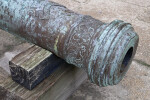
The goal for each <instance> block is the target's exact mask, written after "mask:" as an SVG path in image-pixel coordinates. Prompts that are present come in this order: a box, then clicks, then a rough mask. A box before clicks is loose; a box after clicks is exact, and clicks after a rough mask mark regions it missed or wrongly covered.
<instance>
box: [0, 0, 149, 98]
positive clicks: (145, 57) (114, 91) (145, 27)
mask: <svg viewBox="0 0 150 100" xmlns="http://www.w3.org/2000/svg"><path fill="white" fill-rule="evenodd" d="M53 1H55V2H58V3H60V4H63V5H65V6H67V7H68V8H69V9H71V10H73V11H75V12H78V13H81V14H86V15H90V16H92V17H94V18H96V19H99V20H101V21H104V22H111V21H113V20H115V19H121V20H124V21H126V22H129V23H131V24H132V25H133V26H134V28H135V31H136V32H137V33H138V35H139V37H140V42H139V46H138V50H137V53H136V56H135V58H134V61H133V62H132V64H131V68H130V69H129V71H128V73H127V75H126V76H125V78H124V79H123V80H122V81H121V82H120V83H119V84H118V85H116V86H109V87H103V88H99V87H98V86H96V85H93V84H91V83H90V82H89V81H88V80H87V81H85V82H84V83H83V84H82V85H81V86H80V87H79V89H78V90H76V91H75V92H74V94H73V95H72V96H71V97H69V98H68V100H149V99H150V85H149V83H150V0H53ZM27 46H29V44H27V43H25V41H22V40H20V39H18V38H16V37H14V36H12V35H10V34H8V33H6V32H4V31H2V30H0V67H1V68H3V69H7V67H6V66H8V63H7V62H6V59H7V60H9V59H11V56H13V55H10V54H9V52H10V51H12V50H14V49H17V50H18V52H19V50H20V49H22V48H24V49H25V48H26V47H27ZM8 55H9V57H8ZM0 70H1V69H0Z"/></svg>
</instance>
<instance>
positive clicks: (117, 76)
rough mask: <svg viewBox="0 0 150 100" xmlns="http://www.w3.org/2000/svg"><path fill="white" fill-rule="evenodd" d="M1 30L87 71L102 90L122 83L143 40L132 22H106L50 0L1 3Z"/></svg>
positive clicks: (13, 0) (8, 0) (7, 1)
mask: <svg viewBox="0 0 150 100" xmlns="http://www.w3.org/2000/svg"><path fill="white" fill-rule="evenodd" d="M0 28H1V29H2V30H5V31H7V32H9V33H11V34H14V35H16V36H19V37H21V38H23V39H25V40H27V41H28V42H31V43H33V44H36V45H38V46H40V47H42V48H44V49H46V50H49V51H51V52H52V53H53V54H55V55H57V56H58V57H60V58H62V59H64V60H65V61H66V62H67V63H69V64H73V65H75V66H76V67H79V68H83V69H84V70H85V71H86V72H87V74H88V77H89V80H91V82H92V83H94V84H97V85H98V86H100V87H104V86H108V85H116V84H118V83H119V82H120V81H121V80H122V78H123V77H124V75H125V74H126V72H127V70H128V69H129V66H130V64H131V62H132V59H133V57H134V55H135V53H136V49H137V46H138V41H139V38H138V35H137V34H136V32H135V31H134V29H133V27H132V26H131V24H129V23H126V22H124V21H121V20H114V21H112V22H111V23H104V22H102V21H99V20H97V19H94V18H92V17H91V16H88V15H82V14H77V13H75V12H73V11H71V10H69V9H67V8H66V7H65V6H62V5H60V4H57V3H54V2H51V1H48V0H1V1H0Z"/></svg>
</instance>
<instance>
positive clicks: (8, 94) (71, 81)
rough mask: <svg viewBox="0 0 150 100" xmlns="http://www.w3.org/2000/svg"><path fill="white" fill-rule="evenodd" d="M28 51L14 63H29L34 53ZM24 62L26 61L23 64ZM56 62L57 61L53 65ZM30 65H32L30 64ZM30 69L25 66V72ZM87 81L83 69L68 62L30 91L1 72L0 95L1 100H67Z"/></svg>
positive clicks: (61, 64) (15, 59)
mask: <svg viewBox="0 0 150 100" xmlns="http://www.w3.org/2000/svg"><path fill="white" fill-rule="evenodd" d="M34 48H35V47H34ZM38 48H39V47H38ZM28 50H29V51H30V50H31V51H32V50H33V47H31V48H29V49H28ZM28 50H26V51H24V52H23V53H21V54H20V55H18V56H19V57H20V56H21V57H20V59H21V60H19V59H17V56H16V57H15V58H14V59H13V60H12V62H13V63H14V62H17V63H18V64H23V62H29V61H27V60H26V61H25V59H27V58H30V57H31V58H32V57H33V55H32V53H33V52H30V53H28V54H27V51H28ZM37 51H38V50H37ZM34 52H35V51H34ZM24 54H26V55H24ZM36 55H38V54H37V53H35V55H34V56H36ZM50 55H51V53H50ZM29 56H30V57H29ZM37 59H38V58H37ZM37 59H36V60H37ZM22 60H24V61H23V62H21V61H22ZM54 62H55V60H54V61H53V63H54ZM56 62H57V61H56ZM31 63H33V62H31ZM24 64H25V63H24ZM36 64H37V65H38V64H39V62H36V63H35V65H36ZM28 65H32V64H30V63H28ZM29 68H30V69H32V68H31V67H29V66H28V67H27V68H26V67H25V66H24V69H25V70H27V69H29ZM0 70H1V69H0ZM85 79H87V75H86V73H85V72H84V71H83V70H82V69H79V68H77V67H74V66H73V65H69V64H67V63H66V62H62V63H60V64H59V65H58V68H57V69H56V70H55V71H54V72H53V73H51V75H50V76H49V77H47V78H46V79H45V80H43V81H42V82H41V83H40V84H39V85H37V86H36V87H35V88H34V89H33V90H31V91H30V90H28V89H26V88H24V87H23V86H21V85H19V84H18V83H16V82H15V81H13V80H12V79H11V76H10V75H6V74H4V71H0V90H1V94H2V95H0V99H2V100H8V99H9V98H13V100H65V99H66V98H67V97H68V96H70V95H71V94H72V92H73V91H74V90H75V89H77V88H78V86H79V85H80V84H82V82H83V81H84V80H85ZM3 94H5V95H3Z"/></svg>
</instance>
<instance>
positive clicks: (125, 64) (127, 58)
mask: <svg viewBox="0 0 150 100" xmlns="http://www.w3.org/2000/svg"><path fill="white" fill-rule="evenodd" d="M132 54H133V47H131V48H130V49H129V50H128V51H127V53H126V55H125V57H124V59H123V61H122V64H121V68H120V74H122V73H123V72H125V71H126V70H127V69H128V64H129V62H130V61H131V60H132V59H131V58H132Z"/></svg>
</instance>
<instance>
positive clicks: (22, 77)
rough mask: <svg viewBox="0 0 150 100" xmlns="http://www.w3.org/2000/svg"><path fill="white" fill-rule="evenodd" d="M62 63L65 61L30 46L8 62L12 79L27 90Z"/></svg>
mask: <svg viewBox="0 0 150 100" xmlns="http://www.w3.org/2000/svg"><path fill="white" fill-rule="evenodd" d="M62 63H65V61H64V60H62V59H60V58H58V57H57V56H55V55H54V54H52V53H51V52H49V51H47V50H45V49H42V48H40V47H38V46H32V47H31V48H29V49H28V50H26V51H24V52H22V53H20V54H18V55H17V56H15V57H14V58H13V59H12V60H11V61H10V62H9V64H10V72H11V75H12V79H13V80H14V81H16V82H17V83H19V84H21V85H22V86H24V87H26V88H27V89H29V90H32V89H33V88H34V87H36V86H37V85H38V84H39V83H40V82H41V81H43V80H44V79H45V78H46V77H48V76H49V75H50V74H51V73H52V72H53V71H55V70H56V69H57V68H58V67H60V66H59V65H61V64H62Z"/></svg>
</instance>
